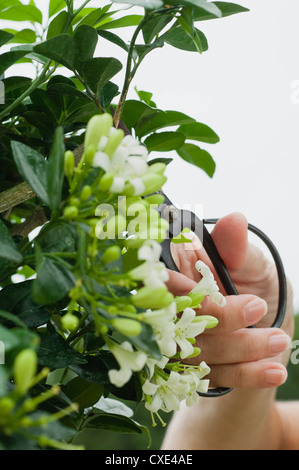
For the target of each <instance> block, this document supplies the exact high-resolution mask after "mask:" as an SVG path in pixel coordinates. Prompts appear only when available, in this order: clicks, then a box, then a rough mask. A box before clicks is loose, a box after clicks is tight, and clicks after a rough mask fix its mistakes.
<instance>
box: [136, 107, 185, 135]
mask: <svg viewBox="0 0 299 470" xmlns="http://www.w3.org/2000/svg"><path fill="white" fill-rule="evenodd" d="M193 121H194V119H193V118H191V117H190V116H187V115H186V114H184V113H181V112H179V111H161V110H157V111H156V112H155V113H154V114H153V115H152V116H151V115H147V116H141V119H140V120H139V122H138V124H137V126H136V134H137V136H138V137H144V136H145V135H148V134H150V133H152V132H155V131H157V130H159V129H162V128H164V127H170V126H179V125H182V124H188V123H190V122H193Z"/></svg>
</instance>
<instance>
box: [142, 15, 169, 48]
mask: <svg viewBox="0 0 299 470" xmlns="http://www.w3.org/2000/svg"><path fill="white" fill-rule="evenodd" d="M172 20H173V16H172V14H168V15H165V14H164V15H158V16H156V17H153V18H151V19H150V20H149V21H147V22H146V23H145V25H144V26H143V28H142V34H143V39H144V42H145V43H146V44H149V43H151V42H152V40H153V39H154V38H155V37H156V36H157V35H158V34H159V33H160V32H161V31H162V30H163V29H164V28H165V26H167V25H168V23H170V21H172Z"/></svg>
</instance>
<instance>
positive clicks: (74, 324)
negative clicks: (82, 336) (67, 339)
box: [61, 313, 79, 331]
mask: <svg viewBox="0 0 299 470" xmlns="http://www.w3.org/2000/svg"><path fill="white" fill-rule="evenodd" d="M61 325H62V328H63V329H64V330H69V331H76V330H77V328H78V326H79V318H78V317H76V315H73V314H72V313H66V314H65V315H64V316H63V317H62V319H61Z"/></svg>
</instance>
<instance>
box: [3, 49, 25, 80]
mask: <svg viewBox="0 0 299 470" xmlns="http://www.w3.org/2000/svg"><path fill="white" fill-rule="evenodd" d="M26 54H27V52H26V51H24V50H23V51H10V52H5V53H4V54H2V55H0V75H2V74H3V73H4V72H5V71H6V70H7V69H9V67H11V66H12V65H14V64H15V63H16V62H18V60H20V59H22V58H23V57H24V56H25V55H26Z"/></svg>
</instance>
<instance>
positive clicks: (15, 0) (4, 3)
mask: <svg viewBox="0 0 299 470" xmlns="http://www.w3.org/2000/svg"><path fill="white" fill-rule="evenodd" d="M16 5H22V3H21V2H20V0H1V3H0V11H3V10H6V9H7V8H10V7H13V6H16Z"/></svg>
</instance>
